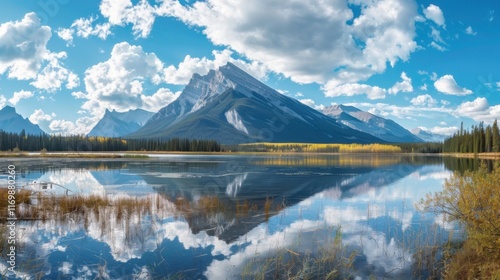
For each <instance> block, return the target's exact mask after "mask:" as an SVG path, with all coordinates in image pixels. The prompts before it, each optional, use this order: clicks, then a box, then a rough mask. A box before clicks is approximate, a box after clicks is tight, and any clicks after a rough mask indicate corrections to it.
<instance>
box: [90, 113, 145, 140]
mask: <svg viewBox="0 0 500 280" xmlns="http://www.w3.org/2000/svg"><path fill="white" fill-rule="evenodd" d="M153 115H154V113H153V112H149V111H145V110H142V109H136V110H130V111H127V112H122V113H120V112H116V111H114V110H113V111H109V110H108V109H106V112H105V113H104V116H103V117H102V118H101V120H100V121H99V122H98V123H97V124H96V125H95V126H94V128H92V130H91V131H90V132H89V133H88V134H87V136H104V137H122V136H125V135H128V134H130V133H132V132H134V131H137V130H138V129H140V128H141V127H142V126H144V124H146V122H147V121H148V120H149V119H150V118H151V117H152V116H153Z"/></svg>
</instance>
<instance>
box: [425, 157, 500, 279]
mask: <svg viewBox="0 0 500 280" xmlns="http://www.w3.org/2000/svg"><path fill="white" fill-rule="evenodd" d="M499 194H500V165H498V164H497V165H496V167H495V168H494V169H493V171H492V172H488V169H487V167H486V166H485V165H483V166H482V167H481V168H480V169H479V170H477V171H474V172H471V171H466V172H465V173H464V174H462V175H461V174H460V173H458V172H456V173H454V174H453V176H452V177H451V178H450V179H448V180H446V181H445V184H444V187H443V191H441V192H437V193H434V194H428V195H427V198H426V199H424V200H422V201H421V203H420V204H419V205H418V207H419V208H420V209H421V210H422V211H427V212H433V213H436V214H441V215H444V216H445V219H446V220H447V221H458V222H460V223H461V224H463V226H464V227H465V229H466V232H467V239H466V240H465V241H464V243H463V244H462V246H461V247H460V249H458V250H457V251H456V252H455V253H454V255H453V256H451V258H450V259H451V261H449V262H448V263H447V264H446V266H445V272H444V276H445V279H500V195H499Z"/></svg>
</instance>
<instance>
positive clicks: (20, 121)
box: [0, 106, 45, 135]
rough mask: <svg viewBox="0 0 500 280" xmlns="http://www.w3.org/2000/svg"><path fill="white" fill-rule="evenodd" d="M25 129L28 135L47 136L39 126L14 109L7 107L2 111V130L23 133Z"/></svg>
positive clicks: (0, 119)
mask: <svg viewBox="0 0 500 280" xmlns="http://www.w3.org/2000/svg"><path fill="white" fill-rule="evenodd" d="M23 129H24V131H25V133H26V134H34V135H39V134H45V132H44V131H43V130H42V129H41V128H40V127H39V126H38V125H36V124H33V123H32V122H30V121H29V120H28V119H25V118H23V117H22V116H21V115H19V114H18V113H17V112H16V109H15V108H14V107H10V106H5V107H4V108H3V109H2V110H0V130H3V131H5V132H13V133H21V131H22V130H23Z"/></svg>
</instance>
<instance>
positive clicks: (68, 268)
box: [57, 262, 73, 275]
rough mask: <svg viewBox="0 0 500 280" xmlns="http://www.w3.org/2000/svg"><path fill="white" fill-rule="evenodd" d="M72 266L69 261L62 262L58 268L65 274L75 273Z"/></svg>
mask: <svg viewBox="0 0 500 280" xmlns="http://www.w3.org/2000/svg"><path fill="white" fill-rule="evenodd" d="M72 268H73V264H71V263H69V262H62V264H61V266H60V267H59V268H58V269H57V270H58V271H60V272H61V273H62V274H63V275H68V274H71V273H73V270H71V269H72Z"/></svg>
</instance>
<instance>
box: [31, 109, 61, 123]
mask: <svg viewBox="0 0 500 280" xmlns="http://www.w3.org/2000/svg"><path fill="white" fill-rule="evenodd" d="M55 116H56V114H54V113H52V114H50V115H49V114H45V113H44V112H43V110H42V109H36V110H35V112H33V114H31V116H30V117H29V120H30V122H32V123H34V124H39V123H40V122H41V121H50V120H52V119H53V118H54V117H55Z"/></svg>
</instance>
